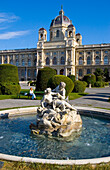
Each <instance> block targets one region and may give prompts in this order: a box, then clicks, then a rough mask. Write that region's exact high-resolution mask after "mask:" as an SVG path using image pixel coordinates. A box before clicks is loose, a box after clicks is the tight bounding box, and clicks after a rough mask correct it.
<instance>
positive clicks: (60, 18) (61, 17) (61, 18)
mask: <svg viewBox="0 0 110 170" xmlns="http://www.w3.org/2000/svg"><path fill="white" fill-rule="evenodd" d="M57 24H61V25H62V24H67V25H70V24H71V21H70V19H69V18H68V17H67V16H65V15H64V11H63V9H61V10H60V12H59V15H58V16H57V17H56V18H55V19H53V20H52V22H51V24H50V27H51V26H53V25H57Z"/></svg>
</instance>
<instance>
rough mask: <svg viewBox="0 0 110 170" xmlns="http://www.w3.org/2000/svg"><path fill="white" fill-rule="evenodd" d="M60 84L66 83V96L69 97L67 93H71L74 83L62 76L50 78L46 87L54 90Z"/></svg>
mask: <svg viewBox="0 0 110 170" xmlns="http://www.w3.org/2000/svg"><path fill="white" fill-rule="evenodd" d="M60 82H65V83H66V96H68V95H69V93H71V92H72V90H73V88H74V83H73V82H72V80H71V79H70V78H68V77H66V76H64V75H55V76H53V77H51V78H50V79H49V81H48V87H51V88H52V89H54V88H56V87H57V86H58V85H59V84H60Z"/></svg>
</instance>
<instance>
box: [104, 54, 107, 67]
mask: <svg viewBox="0 0 110 170" xmlns="http://www.w3.org/2000/svg"><path fill="white" fill-rule="evenodd" d="M107 64H108V56H105V57H104V65H107Z"/></svg>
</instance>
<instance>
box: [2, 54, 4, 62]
mask: <svg viewBox="0 0 110 170" xmlns="http://www.w3.org/2000/svg"><path fill="white" fill-rule="evenodd" d="M2 64H4V60H3V55H2Z"/></svg>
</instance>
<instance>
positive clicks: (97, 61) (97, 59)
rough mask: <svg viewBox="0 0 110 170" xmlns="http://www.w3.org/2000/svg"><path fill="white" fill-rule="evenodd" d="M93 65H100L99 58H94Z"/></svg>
mask: <svg viewBox="0 0 110 170" xmlns="http://www.w3.org/2000/svg"><path fill="white" fill-rule="evenodd" d="M95 64H96V65H98V64H100V58H99V56H96V58H95Z"/></svg>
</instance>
